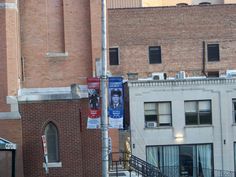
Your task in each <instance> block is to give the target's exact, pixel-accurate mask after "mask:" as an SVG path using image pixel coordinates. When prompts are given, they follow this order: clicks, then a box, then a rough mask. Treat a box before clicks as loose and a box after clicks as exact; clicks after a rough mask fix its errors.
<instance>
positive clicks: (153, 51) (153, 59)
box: [149, 46, 161, 64]
mask: <svg viewBox="0 0 236 177" xmlns="http://www.w3.org/2000/svg"><path fill="white" fill-rule="evenodd" d="M149 63H150V64H156V63H161V47H160V46H153V47H149Z"/></svg>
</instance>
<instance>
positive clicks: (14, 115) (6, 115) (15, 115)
mask: <svg viewBox="0 0 236 177" xmlns="http://www.w3.org/2000/svg"><path fill="white" fill-rule="evenodd" d="M8 119H21V116H20V113H19V112H18V111H13V112H0V120H8Z"/></svg>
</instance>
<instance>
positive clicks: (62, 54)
mask: <svg viewBox="0 0 236 177" xmlns="http://www.w3.org/2000/svg"><path fill="white" fill-rule="evenodd" d="M68 56H69V54H68V52H47V53H46V57H47V58H67V57H68Z"/></svg>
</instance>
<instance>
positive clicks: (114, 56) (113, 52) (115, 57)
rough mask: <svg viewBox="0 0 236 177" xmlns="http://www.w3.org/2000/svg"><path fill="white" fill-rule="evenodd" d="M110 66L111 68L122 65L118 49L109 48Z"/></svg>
mask: <svg viewBox="0 0 236 177" xmlns="http://www.w3.org/2000/svg"><path fill="white" fill-rule="evenodd" d="M109 64H110V65H111V66H116V65H119V64H120V61H119V48H118V47H111V48H109Z"/></svg>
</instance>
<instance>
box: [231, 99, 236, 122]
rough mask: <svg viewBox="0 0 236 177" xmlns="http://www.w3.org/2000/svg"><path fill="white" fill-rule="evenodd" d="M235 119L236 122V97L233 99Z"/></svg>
mask: <svg viewBox="0 0 236 177" xmlns="http://www.w3.org/2000/svg"><path fill="white" fill-rule="evenodd" d="M232 110H233V121H234V123H236V99H233V100H232Z"/></svg>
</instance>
